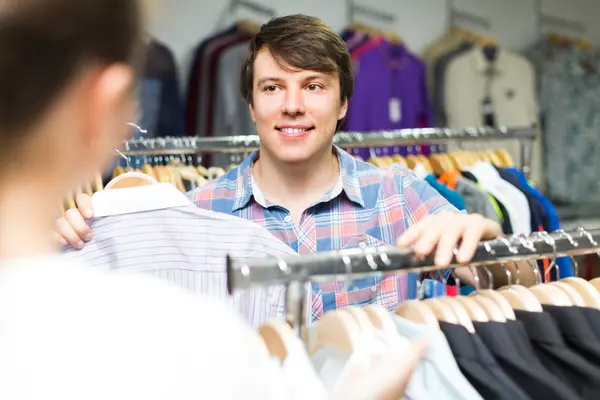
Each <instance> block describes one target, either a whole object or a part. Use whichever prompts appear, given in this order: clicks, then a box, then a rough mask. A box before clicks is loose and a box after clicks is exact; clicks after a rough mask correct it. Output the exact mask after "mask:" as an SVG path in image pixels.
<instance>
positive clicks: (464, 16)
mask: <svg viewBox="0 0 600 400" xmlns="http://www.w3.org/2000/svg"><path fill="white" fill-rule="evenodd" d="M446 1H447V3H446V4H447V8H448V16H449V18H450V21H449V25H450V26H455V25H459V24H460V23H461V22H467V23H470V24H473V25H476V26H477V27H479V28H481V29H483V30H490V29H491V27H492V22H491V20H490V19H489V18H485V17H481V16H479V15H476V14H473V13H470V12H466V11H459V10H458V9H457V8H456V7H455V6H454V1H453V0H446Z"/></svg>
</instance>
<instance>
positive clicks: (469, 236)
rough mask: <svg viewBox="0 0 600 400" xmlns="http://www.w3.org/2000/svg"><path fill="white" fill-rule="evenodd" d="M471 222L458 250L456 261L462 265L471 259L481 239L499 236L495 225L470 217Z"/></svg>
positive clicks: (475, 216)
mask: <svg viewBox="0 0 600 400" xmlns="http://www.w3.org/2000/svg"><path fill="white" fill-rule="evenodd" d="M470 218H471V221H470V222H469V224H468V225H467V229H466V230H465V232H464V234H463V238H462V243H461V245H460V248H459V249H458V255H457V256H456V259H457V261H458V262H459V263H461V264H464V263H467V262H469V261H471V259H472V258H473V256H474V255H475V251H476V250H477V245H478V244H479V242H480V241H481V240H482V239H493V238H496V237H497V236H499V234H500V230H499V227H498V226H497V224H495V223H493V222H492V221H489V223H488V221H487V220H486V219H485V218H483V217H481V216H479V215H471V216H470Z"/></svg>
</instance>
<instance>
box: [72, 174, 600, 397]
mask: <svg viewBox="0 0 600 400" xmlns="http://www.w3.org/2000/svg"><path fill="white" fill-rule="evenodd" d="M434 164H435V163H434ZM118 178H119V177H117V179H118ZM109 186H110V185H109ZM133 200H139V201H133ZM141 200H144V204H143V206H140V205H141V204H142V201H141ZM137 207H142V208H141V209H137ZM94 208H95V210H96V217H95V219H94V221H92V223H91V228H92V231H93V232H94V239H93V241H92V242H90V243H88V245H87V246H86V247H85V248H84V249H83V250H81V251H73V250H72V249H71V250H69V249H67V250H66V251H65V257H68V258H71V259H75V260H80V261H83V262H85V263H86V264H89V265H90V268H91V267H96V268H102V269H105V268H108V269H111V270H114V273H148V274H150V275H152V276H156V277H157V278H161V279H166V280H168V281H171V280H173V281H172V283H176V284H177V285H181V286H183V287H187V288H188V289H191V290H193V291H196V292H199V293H204V294H205V295H209V296H212V297H214V298H218V299H222V300H223V301H227V302H231V303H234V304H232V306H234V309H238V310H239V311H244V310H245V311H246V312H251V313H255V312H257V310H258V309H259V308H263V309H264V314H262V315H261V316H260V319H259V320H262V321H263V322H262V323H261V325H262V324H263V323H265V322H264V321H265V316H267V315H272V314H271V313H272V311H273V310H274V308H275V304H272V303H269V301H272V300H274V299H275V300H281V295H282V294H283V293H282V292H281V289H282V288H280V287H273V288H272V291H268V290H267V291H259V290H254V289H253V290H250V291H248V292H246V293H244V292H240V293H239V295H236V296H234V297H233V298H229V297H228V296H227V295H226V279H225V278H226V273H225V268H224V260H225V255H226V254H230V255H233V256H234V257H241V258H246V257H248V256H249V254H253V255H254V257H256V254H258V253H260V254H265V255H266V256H269V255H274V254H275V253H274V251H275V250H276V249H277V246H279V251H281V252H282V253H287V254H291V250H290V249H289V248H288V247H287V246H286V245H285V244H283V243H280V244H279V245H277V244H276V243H275V241H274V238H272V237H271V236H270V234H269V233H268V232H267V231H266V230H263V229H260V227H258V226H257V225H255V224H252V223H251V222H249V221H245V220H240V219H235V218H231V217H230V216H226V215H224V214H219V213H208V212H205V211H202V210H199V209H197V208H196V207H195V206H194V205H193V204H191V203H190V202H189V200H188V199H186V198H185V197H184V196H183V195H182V194H181V193H180V192H178V191H177V190H175V189H174V188H173V187H172V186H170V185H166V184H164V183H163V184H155V185H149V186H141V187H129V188H124V189H110V190H104V191H103V192H100V193H97V194H95V199H94ZM200 228H201V229H200ZM207 229H209V231H207ZM250 231H252V233H250ZM175 232H176V234H175ZM206 232H210V233H209V234H208V235H207V234H206ZM193 235H196V240H193V237H194V236H193ZM242 241H245V243H243V244H242ZM261 246H262V248H261ZM194 272H196V273H197V274H198V275H195V276H194V274H193V273H194ZM567 279H569V278H567ZM571 279H572V278H571ZM570 282H571V281H567V280H565V281H562V282H560V283H564V284H568V283H570ZM577 282H578V285H579V286H574V285H575V283H573V285H572V286H573V287H572V290H570V291H569V290H566V288H565V287H564V285H560V284H540V285H536V286H534V287H533V288H530V289H525V291H526V292H527V293H529V294H530V295H529V296H528V297H526V296H525V294H524V292H523V290H522V289H520V288H517V287H515V286H514V285H511V286H508V287H506V288H504V289H501V290H499V291H498V292H495V291H485V290H479V291H478V292H477V293H475V295H474V296H472V297H471V296H469V297H468V298H464V297H461V296H458V297H456V298H454V299H453V298H437V297H436V298H433V299H429V300H425V301H413V302H410V301H409V302H404V303H402V304H401V305H400V307H399V308H398V310H396V313H395V315H394V314H389V313H388V311H387V310H382V309H381V308H379V307H376V306H373V307H370V308H369V309H368V310H367V309H366V308H365V309H364V310H362V309H356V308H347V309H343V310H338V311H333V312H331V313H326V314H325V316H324V317H323V318H322V319H321V320H320V321H319V322H318V323H316V324H315V325H314V326H310V327H309V328H308V331H307V333H306V335H305V337H304V342H303V343H299V342H298V341H297V340H296V344H295V345H291V346H292V347H287V346H284V347H285V349H287V350H286V351H285V352H283V355H284V356H285V357H283V358H282V352H281V351H280V349H281V346H277V345H275V346H273V345H272V342H271V339H269V338H272V335H269V334H268V333H267V332H266V331H265V328H264V326H262V327H261V326H259V327H258V328H259V332H261V334H263V333H265V334H263V338H264V339H265V344H266V346H267V348H269V349H271V354H272V356H273V357H279V361H278V362H276V363H274V364H273V368H274V370H273V372H272V373H273V376H274V377H278V378H279V377H281V375H280V374H279V372H283V377H284V378H281V379H285V381H286V382H287V383H289V384H293V385H296V386H298V385H299V386H300V388H298V390H299V392H298V393H299V394H302V395H306V393H307V392H306V390H307V389H308V388H312V389H313V390H315V391H316V392H315V393H321V394H325V395H326V394H327V393H330V392H336V390H341V389H348V390H365V391H367V390H368V391H370V392H367V394H368V393H373V395H376V391H377V390H378V389H381V388H382V387H384V386H385V384H386V383H387V384H389V383H390V381H391V380H393V378H394V374H393V372H394V368H393V363H394V362H396V363H398V364H396V365H401V364H400V363H401V362H402V355H403V354H405V351H406V349H407V346H410V341H412V340H415V339H416V338H427V341H428V345H429V347H428V351H427V355H426V358H425V361H424V362H423V363H421V364H420V365H419V366H418V367H417V368H416V369H415V371H414V372H413V377H412V378H411V382H410V384H409V386H408V389H407V393H406V397H407V398H413V399H425V398H428V399H430V398H435V399H440V398H451V399H452V398H465V397H466V398H473V399H479V398H486V399H488V398H492V399H494V398H499V399H515V398H517V399H530V398H538V397H536V396H537V395H538V393H544V398H561V399H562V398H569V399H572V398H575V399H577V398H593V397H590V396H595V395H596V394H597V391H598V390H599V389H600V386H599V385H600V372H599V371H598V364H599V361H597V360H598V358H597V357H598V356H599V354H598V353H597V346H596V342H597V341H598V339H597V338H595V336H596V335H595V333H594V332H596V331H600V330H598V329H597V328H598V327H597V325H598V323H600V320H599V319H598V315H597V314H598V311H597V309H598V308H600V306H598V303H597V300H598V295H597V293H596V294H594V293H591V292H590V291H589V290H588V291H587V292H585V293H582V291H583V290H584V288H586V286H585V285H583V284H581V282H580V281H579V280H578V281H577ZM267 289H268V288H267ZM517 289H519V290H517ZM588 289H589V288H588ZM592 289H593V290H594V291H595V290H596V289H595V288H594V287H592ZM278 291H279V294H277V292H278ZM493 293H498V294H500V296H502V298H504V299H505V301H504V302H502V300H499V298H498V296H497V295H494V294H493ZM531 295H533V296H534V298H535V299H536V300H537V303H536V302H535V301H532V300H531ZM486 296H487V297H490V296H495V297H496V299H493V302H492V303H490V302H489V301H488V302H486V301H485V300H482V299H481V297H486ZM307 298H308V297H307ZM469 298H470V299H472V300H474V301H475V303H477V304H475V303H473V301H469V300H468V299H469ZM507 302H508V304H509V307H508V308H507V307H506V303H507ZM279 303H280V305H281V304H283V302H281V301H279ZM501 303H504V306H502V305H501ZM538 303H540V304H539V305H537V304H538ZM459 304H460V305H459ZM478 305H479V307H478ZM536 305H537V307H536ZM238 307H239V308H238ZM509 309H510V310H513V311H512V313H511V311H509ZM595 309H596V310H595ZM306 310H307V314H309V315H310V308H308V307H307V309H306ZM428 310H429V311H428ZM363 312H364V313H366V314H367V315H366V317H367V318H364V316H363ZM369 313H370V314H372V315H371V316H369ZM465 313H466V314H465ZM513 314H514V316H513ZM284 315H285V314H284V313H282V312H280V311H279V312H277V313H276V315H272V317H271V318H273V319H275V320H279V321H280V320H281V319H283V318H284ZM465 315H466V316H465ZM432 316H433V320H432V318H431V317H432ZM308 319H309V316H308V315H307V320H308ZM390 319H391V323H390V322H389V320H390ZM385 320H387V321H388V322H383V321H385ZM509 320H510V321H513V322H509ZM469 321H470V322H469ZM266 323H268V321H267V322H266ZM370 323H371V324H373V326H371V325H369V324H370ZM502 323H504V324H505V325H501V324H502ZM384 324H385V325H384ZM216 325H218V323H216ZM510 325H512V326H513V327H512V328H510V327H509V326H510ZM283 326H285V325H283ZM519 326H520V327H519ZM282 329H283V328H282ZM510 329H512V331H511V330H510ZM288 337H289V335H288ZM276 342H277V341H276ZM284 343H288V342H284ZM275 361H276V360H275ZM382 364H383V367H382ZM378 366H379V367H380V368H377V367H378ZM279 367H281V368H283V371H279ZM355 368H358V370H356V369H355ZM290 371H291V372H290ZM293 371H302V372H298V373H297V374H296V373H294V372H293ZM357 371H358V372H357ZM374 371H378V373H377V374H374V376H372V375H370V374H372V373H373V372H374ZM532 371H533V372H532ZM535 371H537V372H535ZM265 373H266V372H265ZM357 376H359V377H361V378H365V377H368V378H369V379H366V380H365V381H362V380H360V379H357ZM315 377H316V378H317V379H315ZM352 377H354V378H352ZM383 377H385V379H382V378H383ZM357 381H361V382H363V383H364V384H365V385H366V386H364V387H359V388H357V387H356V386H355V385H356V382H357ZM369 382H377V383H378V384H377V385H368V383H369ZM277 383H278V384H279V383H281V382H280V381H277ZM308 392H311V391H310V390H309V391H308ZM546 396H550V397H546ZM368 397H369V396H368V395H367V396H366V398H368ZM299 398H303V397H302V396H300V397H299ZM304 398H305V397H304ZM342 398H344V397H342Z"/></svg>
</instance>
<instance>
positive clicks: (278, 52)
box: [59, 15, 501, 319]
mask: <svg viewBox="0 0 600 400" xmlns="http://www.w3.org/2000/svg"><path fill="white" fill-rule="evenodd" d="M353 76H354V75H353V72H352V64H351V59H350V55H349V53H348V50H347V49H346V46H345V43H344V42H343V40H342V39H341V38H340V36H339V35H338V34H336V33H335V32H334V31H333V30H332V29H331V28H329V27H328V26H327V25H325V24H324V23H323V22H322V21H320V20H319V19H317V18H313V17H309V16H305V15H291V16H286V17H281V18H276V19H273V20H271V21H270V22H269V23H267V24H265V25H263V26H262V28H261V30H260V32H259V33H258V34H257V35H256V36H255V37H254V39H253V40H252V41H251V43H250V47H249V51H248V55H247V59H246V62H245V64H244V66H243V68H242V88H241V89H242V95H243V96H244V97H245V98H246V100H247V102H248V107H249V109H250V113H251V116H252V119H253V121H254V122H255V124H256V127H257V131H258V134H259V136H260V140H261V143H260V150H259V151H258V152H255V153H253V154H252V155H250V156H249V157H248V158H247V159H246V160H245V161H244V162H243V163H242V164H241V165H240V166H239V167H238V168H235V169H233V170H231V171H229V172H228V173H227V174H226V175H225V176H223V177H221V178H220V179H218V180H216V181H214V182H211V183H209V184H208V185H206V186H204V187H202V188H200V189H198V190H197V191H195V192H192V193H190V196H191V199H192V201H193V202H195V203H196V205H198V206H199V207H201V208H207V209H210V210H214V211H219V212H223V213H227V214H232V215H236V216H239V217H242V218H245V219H249V220H252V221H255V222H257V223H260V224H262V225H264V226H265V227H267V229H269V230H270V231H271V233H273V235H275V236H276V237H278V238H279V239H281V240H282V241H283V242H285V243H287V244H288V245H289V246H290V247H291V248H292V249H294V250H295V251H297V252H298V253H300V254H301V255H302V254H309V253H313V252H320V251H328V250H340V249H344V248H352V247H359V246H360V247H366V246H378V245H383V244H387V245H394V244H396V243H397V244H398V245H400V246H411V245H414V250H415V252H417V253H418V254H421V255H427V254H430V253H431V252H433V251H434V250H435V252H436V253H435V262H436V264H437V265H439V266H441V267H444V266H447V265H448V264H449V263H450V262H451V260H452V257H453V251H454V248H455V246H456V245H457V244H458V243H460V247H459V252H458V255H457V259H458V261H459V262H468V261H469V260H470V259H471V258H472V256H473V253H474V251H475V249H476V246H477V243H478V242H479V241H480V240H481V239H488V238H495V237H497V236H499V235H500V234H501V230H500V227H499V226H498V224H497V223H494V222H493V221H490V220H486V219H484V218H483V217H481V216H478V215H466V214H462V213H459V212H458V211H457V210H456V209H455V208H454V207H453V206H451V205H450V204H449V203H448V202H447V201H446V200H445V199H444V198H443V197H441V196H440V195H439V193H437V192H436V191H435V190H434V189H433V188H431V187H430V186H429V185H428V184H427V183H426V182H424V181H422V180H419V179H417V178H416V176H415V175H414V174H412V173H411V172H410V171H408V170H406V169H404V168H402V167H400V166H394V167H391V168H389V169H387V170H380V169H377V168H375V167H373V166H371V165H370V164H367V163H364V162H360V161H357V160H355V159H354V158H352V157H351V156H350V155H348V154H347V153H345V152H344V151H342V150H341V149H339V148H336V147H334V146H333V144H332V140H333V136H334V134H335V132H336V129H337V127H338V126H339V122H340V121H341V120H342V119H343V118H344V117H345V115H346V112H347V109H348V102H349V101H350V97H351V95H352V90H353V87H354V80H353V79H354V78H353ZM78 204H79V208H80V210H82V211H83V215H85V216H86V217H90V216H91V215H92V214H93V211H92V210H90V207H89V206H90V202H89V197H86V196H80V198H79V201H78ZM59 224H60V229H59V232H60V233H61V235H62V237H63V238H65V239H66V240H67V241H68V242H70V243H72V244H77V243H79V244H80V246H81V245H82V244H83V240H84V239H86V237H88V236H89V235H90V234H91V232H90V231H89V228H88V227H87V225H86V223H85V221H84V219H83V218H82V216H81V214H80V213H79V212H75V210H72V211H71V213H70V214H69V215H68V216H67V220H66V221H65V220H63V221H60V222H59ZM455 274H456V276H457V277H459V278H460V279H461V281H463V282H465V281H466V282H470V279H471V278H472V277H471V275H470V272H469V271H468V270H467V269H460V270H457V271H456V272H455ZM415 286H416V285H415V284H414V277H413V280H412V281H411V282H409V279H408V277H407V275H406V274H398V275H396V276H388V277H386V278H385V279H384V278H380V277H372V278H365V279H358V280H354V281H347V282H344V281H336V282H329V283H321V284H316V283H315V284H313V294H312V295H313V310H312V312H313V319H318V318H320V316H321V315H322V314H323V312H326V311H329V310H333V309H336V308H338V307H342V306H347V305H353V304H366V303H371V302H376V303H380V304H383V305H384V306H386V307H387V308H388V309H390V310H392V309H394V308H395V307H396V306H397V305H398V302H399V301H401V300H403V299H406V298H408V297H414V295H415V293H414V287H415Z"/></svg>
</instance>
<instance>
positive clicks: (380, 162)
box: [367, 157, 387, 168]
mask: <svg viewBox="0 0 600 400" xmlns="http://www.w3.org/2000/svg"><path fill="white" fill-rule="evenodd" d="M367 162H368V163H369V164H372V165H374V166H376V167H377V168H385V167H386V166H387V165H386V162H385V160H384V159H383V158H382V157H371V158H369V161H367Z"/></svg>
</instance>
